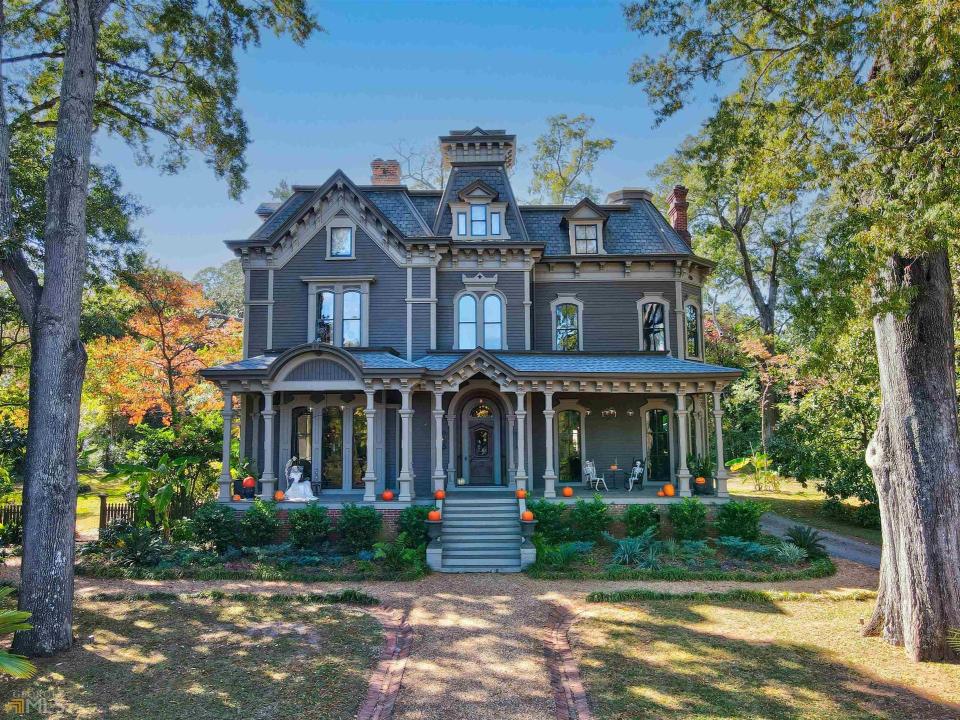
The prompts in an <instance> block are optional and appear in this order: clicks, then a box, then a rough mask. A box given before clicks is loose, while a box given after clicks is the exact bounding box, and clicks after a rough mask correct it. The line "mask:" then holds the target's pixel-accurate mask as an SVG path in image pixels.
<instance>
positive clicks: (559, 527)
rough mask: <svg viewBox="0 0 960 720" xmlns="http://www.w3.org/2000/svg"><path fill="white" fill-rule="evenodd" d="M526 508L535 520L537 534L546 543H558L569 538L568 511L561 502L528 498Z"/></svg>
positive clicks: (570, 531)
mask: <svg viewBox="0 0 960 720" xmlns="http://www.w3.org/2000/svg"><path fill="white" fill-rule="evenodd" d="M527 510H530V511H531V512H532V513H533V517H534V518H536V520H537V534H538V535H540V536H542V537H543V539H544V541H545V542H546V543H547V544H548V545H559V544H560V543H562V542H566V541H568V540H570V539H571V533H572V530H571V527H570V513H569V512H568V509H567V506H566V505H564V504H563V503H557V502H550V501H549V500H528V501H527Z"/></svg>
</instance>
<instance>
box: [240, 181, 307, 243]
mask: <svg viewBox="0 0 960 720" xmlns="http://www.w3.org/2000/svg"><path fill="white" fill-rule="evenodd" d="M311 195H313V193H312V192H310V191H307V190H297V191H296V192H294V193H293V195H291V196H290V197H288V198H287V199H286V201H285V202H284V203H283V205H281V206H280V208H279V209H278V210H277V211H276V212H275V213H274V214H273V215H271V216H270V217H268V218H267V219H266V221H265V222H264V223H263V225H261V226H260V227H258V228H257V229H256V230H255V231H254V232H253V234H252V235H251V236H250V239H251V240H253V239H257V240H260V239H263V240H266V239H267V238H269V237H270V236H271V235H273V234H274V233H275V232H276V231H277V230H279V229H280V227H281V226H282V225H283V224H284V223H285V222H287V220H289V219H290V218H291V217H293V216H294V215H296V214H297V213H298V212H299V211H300V208H302V207H303V204H304V203H305V202H306V201H307V199H308V198H309V197H310V196H311Z"/></svg>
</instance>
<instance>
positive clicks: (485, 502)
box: [443, 495, 518, 507]
mask: <svg viewBox="0 0 960 720" xmlns="http://www.w3.org/2000/svg"><path fill="white" fill-rule="evenodd" d="M443 504H444V506H447V505H476V506H477V507H480V506H483V507H491V506H493V507H495V506H497V505H514V506H516V505H517V504H518V503H517V500H516V498H502V497H490V498H456V497H453V496H450V495H448V496H447V498H446V500H444V501H443Z"/></svg>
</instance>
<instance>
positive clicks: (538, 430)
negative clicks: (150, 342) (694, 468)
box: [203, 128, 739, 530]
mask: <svg viewBox="0 0 960 720" xmlns="http://www.w3.org/2000/svg"><path fill="white" fill-rule="evenodd" d="M439 140H440V147H441V151H442V154H443V159H444V162H445V164H446V165H447V167H448V169H449V173H448V179H447V182H446V186H445V187H444V188H443V190H442V191H440V190H438V191H433V190H413V189H409V188H408V187H406V186H404V185H402V184H401V182H400V167H399V164H398V163H396V162H395V161H390V160H387V161H384V160H375V161H374V162H373V163H372V164H371V168H372V177H371V179H370V182H369V184H358V183H356V182H355V181H354V180H352V179H351V178H348V177H347V176H346V175H345V174H344V173H343V172H341V171H339V170H338V171H336V172H334V173H333V175H332V176H330V178H329V179H327V180H326V181H325V182H324V183H323V184H321V185H309V186H307V185H299V186H294V189H293V194H292V195H291V196H290V197H289V198H288V199H287V200H285V201H284V202H282V203H279V204H277V203H269V204H264V205H261V206H260V207H259V208H258V210H257V214H258V215H259V216H260V217H261V219H262V224H261V225H260V227H259V228H258V229H257V230H256V231H255V232H254V233H253V234H252V235H251V236H250V237H249V238H247V239H244V240H230V241H228V242H227V246H228V247H229V248H230V249H231V250H232V251H233V252H234V253H235V254H236V255H237V256H239V257H240V259H241V261H242V264H243V270H244V275H245V303H246V313H245V316H244V322H245V326H244V343H243V358H241V359H238V360H237V361H236V362H233V363H229V364H227V365H222V366H219V367H215V368H210V369H208V370H206V371H204V373H203V375H204V376H205V377H206V378H207V379H209V380H211V381H213V382H215V383H217V384H218V385H219V386H220V387H221V388H222V390H223V396H224V418H225V419H226V421H227V422H226V423H225V430H224V458H225V460H229V444H228V441H229V432H230V427H231V424H232V423H233V422H238V423H239V427H240V437H241V448H242V452H243V454H244V455H245V456H246V457H248V458H249V459H250V460H251V461H253V464H254V466H255V467H256V468H257V471H258V475H259V478H258V488H257V492H258V493H260V494H262V495H263V496H264V497H272V496H273V495H274V493H275V491H276V490H285V489H286V485H287V483H288V477H287V473H286V472H285V470H286V468H287V466H288V465H289V464H290V460H291V458H295V460H294V464H295V465H298V466H300V467H302V468H303V473H304V475H305V477H306V479H307V480H309V481H310V482H311V483H312V489H313V492H314V494H315V495H316V496H317V498H318V499H319V501H320V502H322V503H326V504H329V505H330V506H331V507H333V508H336V507H339V506H340V505H341V504H342V503H345V502H364V503H375V505H376V506H377V507H380V508H386V507H397V503H398V502H399V503H400V504H401V506H402V504H404V503H409V502H417V501H421V502H424V501H431V500H432V497H433V493H434V491H435V490H437V489H445V490H446V492H447V495H448V506H449V509H450V510H451V511H452V510H453V509H454V508H453V506H452V505H450V504H451V503H455V502H456V501H458V500H459V501H460V502H461V504H462V503H467V506H465V507H464V508H463V510H464V512H467V513H468V514H470V515H472V516H475V517H476V518H477V519H478V520H479V521H480V523H483V522H484V517H483V516H484V511H483V507H484V505H482V504H481V505H476V506H473V505H470V504H469V499H470V498H481V499H485V501H486V502H487V506H486V507H487V508H488V509H489V510H491V511H492V510H493V509H494V508H495V502H494V500H495V499H496V498H499V500H503V499H504V498H506V500H507V501H509V502H512V503H514V505H513V509H512V510H511V511H510V512H511V514H512V515H515V510H516V500H510V499H511V498H513V496H514V493H512V492H510V493H507V492H503V491H507V490H514V489H518V488H525V489H527V490H528V493H529V494H531V495H532V496H545V497H548V498H554V497H557V498H558V499H562V498H563V493H562V488H563V487H565V486H568V485H569V486H571V487H573V488H575V490H576V493H575V495H578V496H579V495H583V494H592V493H593V490H592V488H589V489H588V488H586V487H585V470H586V468H587V466H588V464H589V465H592V466H593V467H594V468H595V469H596V474H597V475H599V476H601V477H602V478H603V480H604V482H605V486H603V485H601V487H600V492H601V494H602V495H603V496H604V497H605V498H607V499H608V500H609V502H611V503H616V504H624V503H629V502H670V501H672V498H669V497H665V498H661V497H657V496H656V491H657V490H658V489H659V488H661V487H662V486H663V485H664V484H666V483H670V484H672V485H674V487H675V488H676V497H683V496H687V495H690V494H691V492H693V491H696V490H703V491H705V492H710V493H712V499H713V501H720V500H722V499H723V498H725V497H726V472H725V470H724V467H723V435H722V427H721V406H720V403H719V399H720V394H721V392H722V391H723V389H724V387H725V386H726V385H728V384H729V383H730V382H731V381H732V380H733V379H735V378H736V377H737V375H738V374H739V373H738V371H737V370H734V369H731V368H726V367H719V366H716V365H710V364H707V363H705V362H704V359H703V342H704V340H703V310H702V304H701V286H702V285H703V282H704V280H705V278H706V277H707V275H708V274H709V272H710V270H711V268H712V263H711V262H710V261H709V260H707V259H705V258H701V257H697V256H696V255H695V254H694V253H693V252H692V250H691V247H690V244H689V234H688V232H687V203H686V190H685V189H684V188H682V187H677V188H675V189H674V191H673V193H672V195H671V197H670V210H669V220H667V219H666V218H664V217H663V216H662V215H661V213H660V212H659V211H658V210H657V208H656V207H655V206H654V204H653V203H652V202H651V196H650V193H648V192H647V191H645V190H639V189H632V188H625V189H622V190H618V191H616V192H613V193H610V195H608V196H607V198H606V202H605V203H604V204H602V205H601V204H596V203H594V202H592V201H591V200H590V199H587V198H584V199H583V200H581V201H580V202H578V203H576V204H575V205H569V206H568V205H564V206H558V205H520V204H519V203H518V202H517V200H516V199H515V197H514V193H513V190H512V188H511V186H510V180H509V177H508V169H509V168H510V166H511V164H512V163H513V161H514V149H515V147H516V138H515V136H513V135H509V134H507V133H506V132H504V131H502V130H483V129H481V128H474V129H472V130H466V131H452V132H451V133H450V134H449V135H445V136H443V137H441V138H440V139H439ZM690 456H694V457H698V456H700V457H705V456H712V457H714V458H718V459H719V460H720V462H719V463H718V464H717V467H718V471H717V473H716V479H715V483H714V482H711V483H709V484H708V485H706V486H703V487H699V486H697V485H695V484H694V483H693V481H692V480H693V479H692V478H691V473H690V470H689V467H688V457H690ZM637 463H640V465H641V466H642V467H643V469H644V471H645V473H644V474H645V478H644V479H645V482H644V484H643V487H642V488H641V487H639V484H635V485H634V488H633V490H628V489H627V487H628V486H629V476H630V474H631V469H632V468H633V467H634V466H635V465H636V464H637ZM588 479H591V480H592V478H588ZM387 489H389V490H392V491H393V492H394V494H395V496H396V500H395V501H393V502H391V503H383V502H382V493H383V492H384V491H385V490H387ZM498 490H500V491H501V492H500V493H497V491H498ZM233 492H234V487H233V485H232V481H231V478H230V475H229V471H228V469H225V471H224V474H223V476H222V478H221V489H220V499H221V500H222V501H224V502H229V501H230V499H231V496H232V495H233ZM484 493H486V494H484ZM458 494H459V495H458ZM707 497H708V498H711V496H710V495H708V496H707ZM499 500H498V501H499ZM491 503H494V504H491ZM291 505H292V503H291ZM487 520H489V518H487ZM468 528H469V526H468ZM445 530H446V529H445Z"/></svg>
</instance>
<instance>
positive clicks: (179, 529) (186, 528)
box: [170, 518, 197, 543]
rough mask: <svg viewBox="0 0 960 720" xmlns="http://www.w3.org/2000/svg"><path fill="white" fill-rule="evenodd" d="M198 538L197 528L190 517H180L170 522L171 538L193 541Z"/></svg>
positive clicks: (179, 540)
mask: <svg viewBox="0 0 960 720" xmlns="http://www.w3.org/2000/svg"><path fill="white" fill-rule="evenodd" d="M196 538H197V529H196V526H195V525H194V524H193V520H191V519H190V518H180V519H179V520H174V521H173V522H172V523H171V524H170V539H171V540H173V541H174V542H184V543H188V542H193V541H194V540H196Z"/></svg>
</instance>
